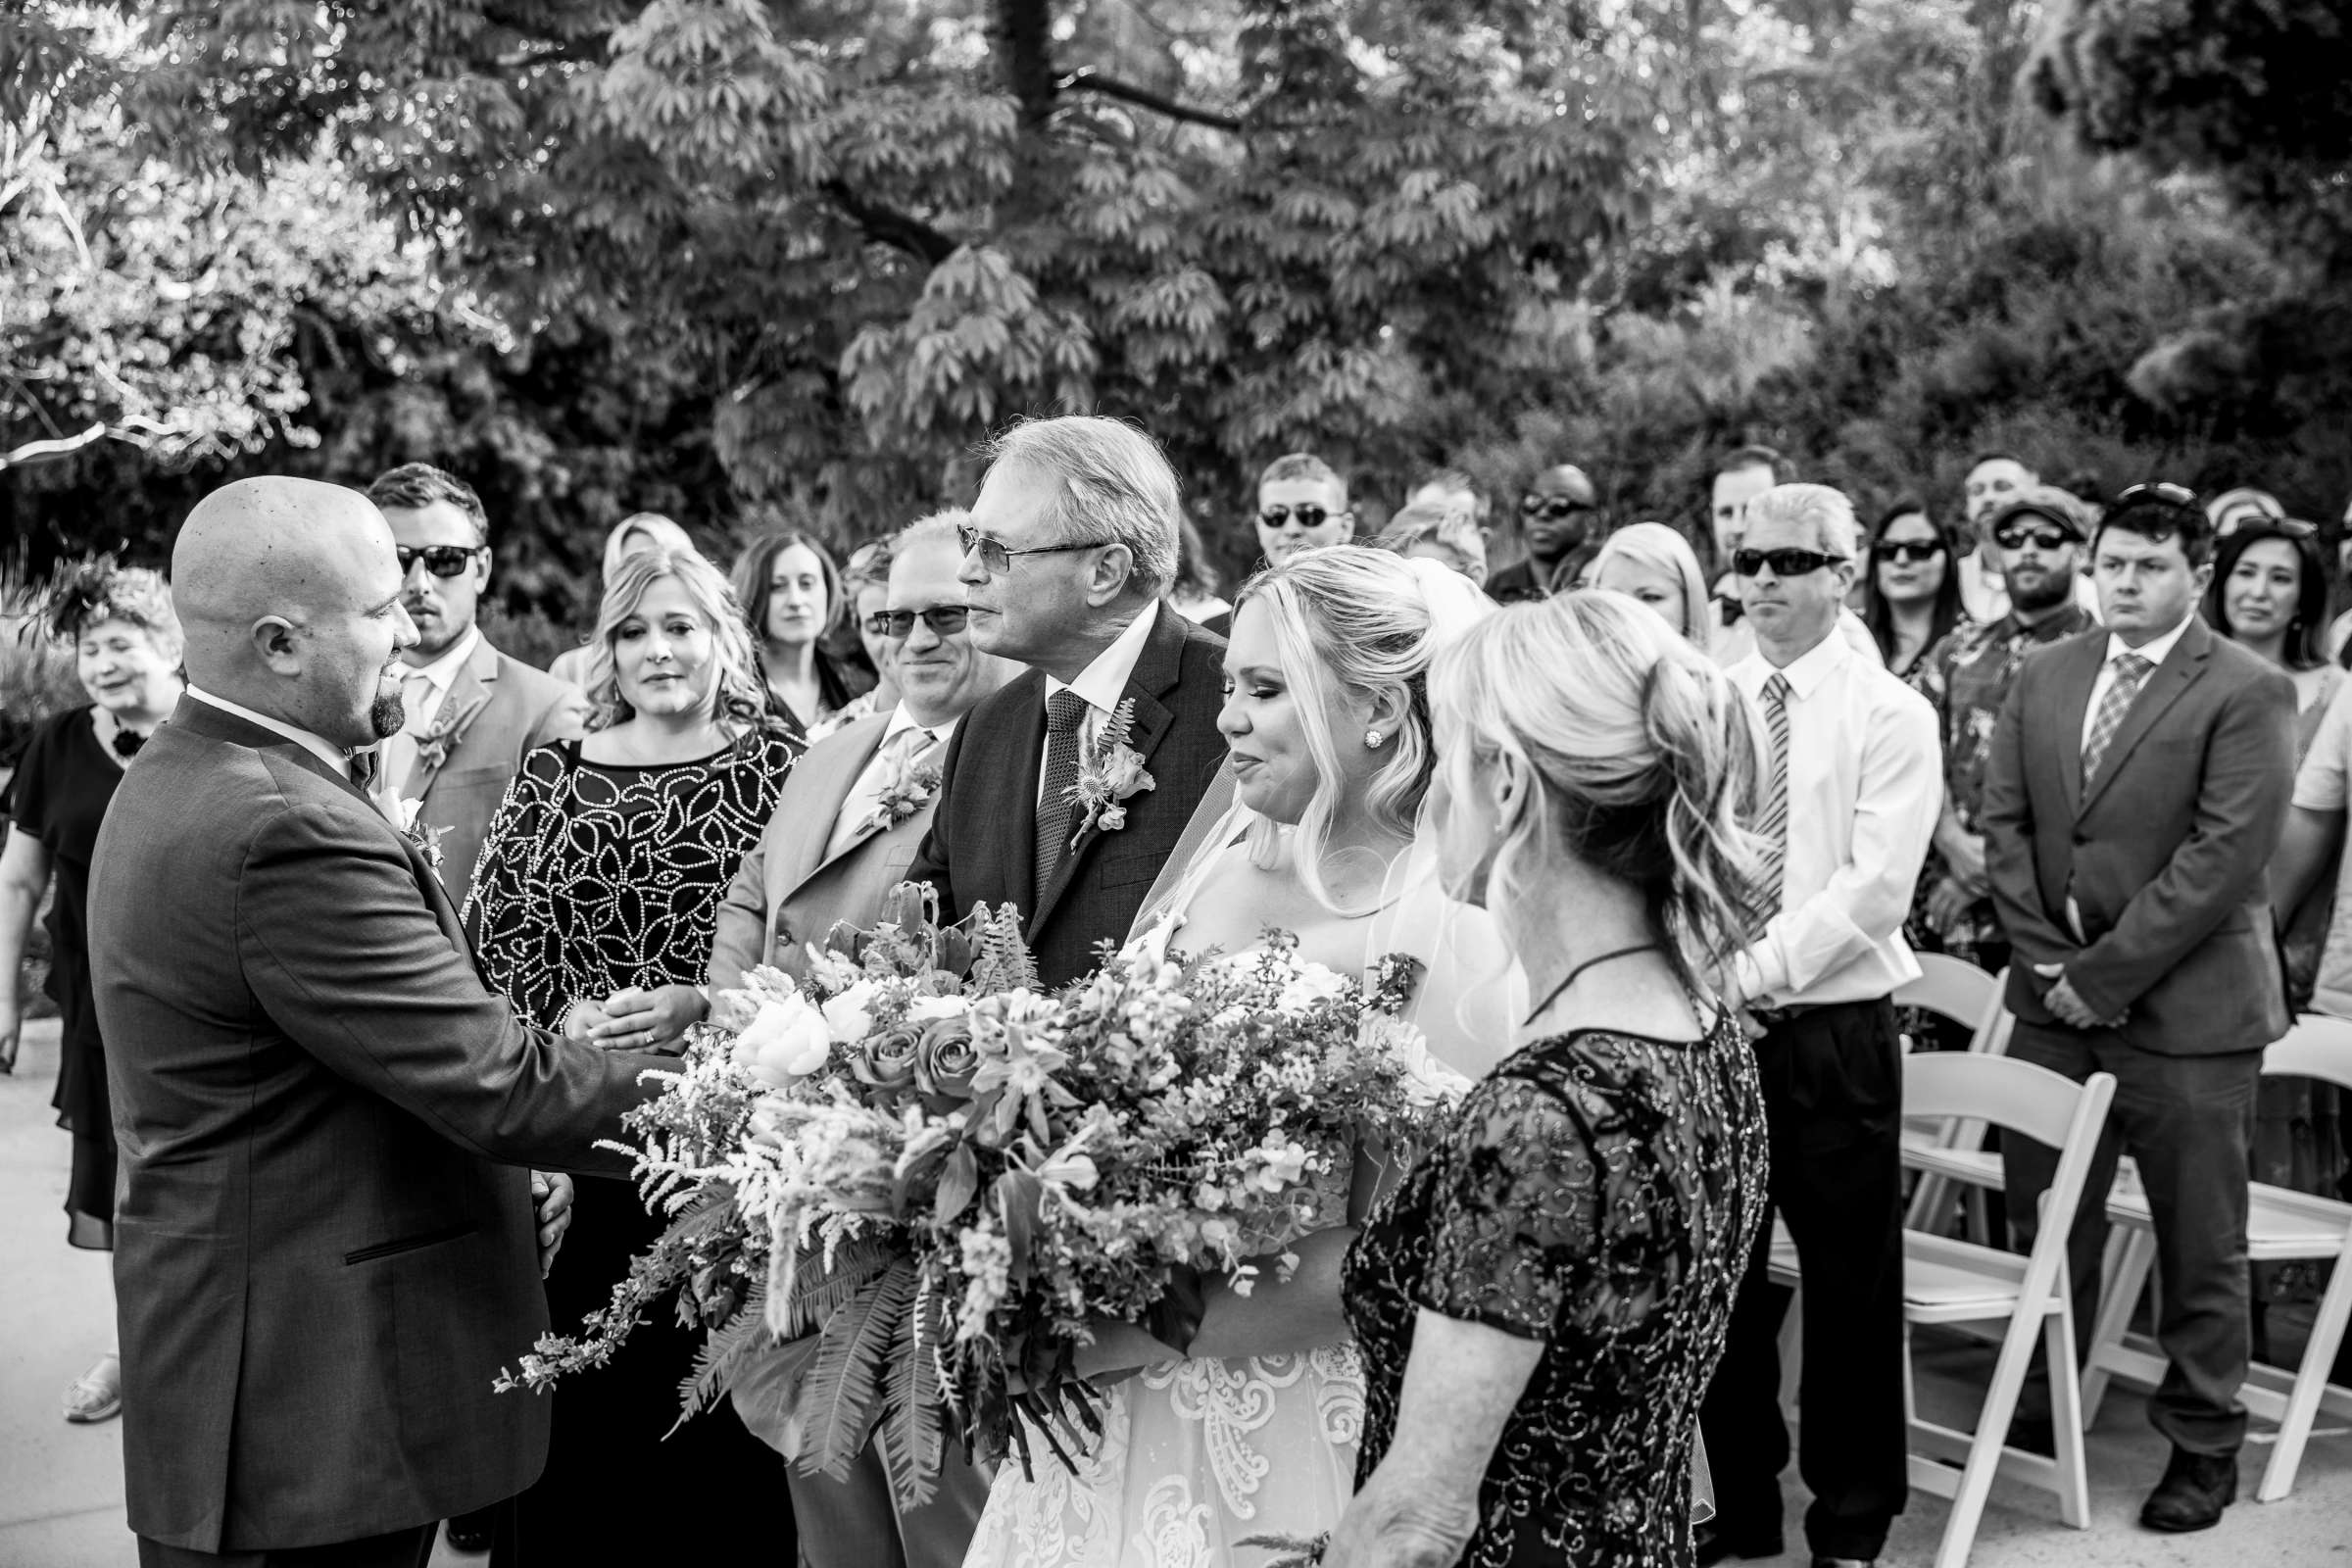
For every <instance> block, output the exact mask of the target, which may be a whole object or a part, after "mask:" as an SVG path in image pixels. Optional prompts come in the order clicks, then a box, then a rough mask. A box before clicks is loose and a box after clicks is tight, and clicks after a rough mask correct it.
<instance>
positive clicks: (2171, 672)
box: [2075, 618, 2213, 814]
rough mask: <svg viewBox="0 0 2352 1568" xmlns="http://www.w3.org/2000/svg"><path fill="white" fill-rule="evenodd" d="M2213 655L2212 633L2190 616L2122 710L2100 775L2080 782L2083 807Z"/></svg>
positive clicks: (2079, 761) (2078, 761)
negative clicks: (2169, 651)
mask: <svg viewBox="0 0 2352 1568" xmlns="http://www.w3.org/2000/svg"><path fill="white" fill-rule="evenodd" d="M2212 654H2213V633H2212V632H2210V631H2208V630H2206V628H2205V623H2204V622H2203V621H2202V620H2198V619H2194V618H2192V619H2191V620H2190V621H2189V623H2188V629H2187V630H2186V631H2184V632H2182V633H2181V635H2180V641H2179V642H2177V643H2175V644H2174V645H2173V651H2172V654H2171V655H2170V657H2168V658H2167V659H2166V660H2165V662H2163V663H2161V664H2159V665H2157V666H2156V668H2155V669H2153V670H2151V671H2150V672H2149V674H2148V678H2147V679H2146V680H2145V681H2143V682H2141V684H2140V688H2139V695H2137V696H2136V697H2134V698H2132V699H2131V707H2130V708H2129V709H2127V710H2126V711H2125V712H2124V722H2123V725H2122V727H2121V728H2119V729H2117V730H2116V732H2115V739H2114V740H2112V741H2110V742H2108V743H2107V755H2106V756H2105V757H2103V758H2101V759H2100V760H2099V776H2098V777H2096V778H2093V779H2087V780H2085V781H2084V783H2083V793H2082V810H2084V811H2087V810H2089V809H2090V808H2091V807H2092V806H2093V805H2094V804H2095V803H2096V802H2097V801H2098V798H2099V797H2100V796H2101V795H2104V794H2105V793H2106V792H2107V786H2108V785H2109V784H2110V783H2112V782H2114V779H2115V776H2116V775H2117V774H2118V773H2120V772H2122V771H2123V770H2124V764H2125V763H2126V762H2128V761H2130V760H2131V749H2132V748H2133V747H2135V746H2137V745H2138V744H2139V743H2140V742H2141V741H2142V740H2143V739H2145V738H2146V736H2147V733H2148V731H2149V730H2150V729H2152V728H2154V727H2155V725H2156V721H2157V720H2158V719H2160V718H2162V717H2163V716H2164V714H2165V711H2166V710H2167V709H2169V708H2171V707H2172V706H2173V704H2175V703H2176V702H2179V701H2180V694H2181V693H2182V692H2184V691H2186V690H2188V688H2189V687H2190V686H2192V685H2194V684H2195V683H2196V679H2197V677H2198V676H2199V675H2202V674H2204V673H2205V662H2206V660H2207V659H2209V658H2210V657H2211V656H2212ZM2075 766H2076V768H2077V769H2078V770H2080V769H2081V767H2082V758H2081V755H2080V754H2079V753H2078V755H2077V757H2076V760H2075ZM2078 814H2080V813H2078Z"/></svg>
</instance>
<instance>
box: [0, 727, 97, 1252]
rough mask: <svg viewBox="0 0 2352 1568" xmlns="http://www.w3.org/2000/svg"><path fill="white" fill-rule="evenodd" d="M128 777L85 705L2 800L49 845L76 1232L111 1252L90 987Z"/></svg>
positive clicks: (31, 755)
mask: <svg viewBox="0 0 2352 1568" xmlns="http://www.w3.org/2000/svg"><path fill="white" fill-rule="evenodd" d="M122 781H123V764H122V763H120V762H118V761H116V760H114V759H113V758H112V757H110V756H108V755H107V751H106V748H105V746H103V745H102V744H100V742H99V740H98V731H97V729H96V727H95V726H94V725H93V724H92V723H91V711H90V710H89V709H87V708H76V709H74V710H73V711H70V712H65V713H60V714H58V715H57V716H56V717H54V718H51V719H48V720H46V721H45V722H43V723H42V724H41V725H40V726H39V727H38V728H36V729H35V730H34V731H33V732H32V739H31V741H30V742H28V743H27V744H26V746H25V756H24V760H22V761H20V762H19V763H18V764H17V772H16V776H15V777H14V778H13V779H11V780H10V781H9V786H8V798H7V800H6V801H5V802H4V803H0V811H4V812H5V814H6V816H7V817H8V819H9V822H10V823H11V824H12V825H13V826H14V827H15V829H16V830H17V831H18V832H20V833H23V834H25V836H26V837H28V838H31V839H34V840H36V841H37V842H38V843H39V844H40V845H41V846H42V847H43V848H44V849H46V850H47V851H48V852H49V858H50V862H51V864H52V866H53V867H54V869H55V888H56V893H55V897H54V898H53V899H52V900H51V903H50V906H49V922H48V924H49V953H50V965H49V984H48V986H47V988H46V989H47V990H48V993H49V995H50V997H51V999H52V1000H54V1001H55V1002H56V1003H57V1010H58V1015H59V1017H60V1019H61V1020H62V1022H63V1024H64V1029H63V1031H62V1034H61V1043H60V1050H59V1055H58V1063H57V1092H56V1094H55V1095H53V1096H51V1097H50V1102H49V1103H51V1104H52V1105H54V1106H55V1107H56V1108H57V1124H58V1125H59V1126H60V1127H63V1128H65V1129H66V1130H67V1131H68V1132H70V1133H72V1134H73V1173H72V1175H71V1176H70V1177H69V1178H68V1180H67V1183H66V1240H67V1241H69V1242H71V1243H73V1245H74V1246H75V1247H86V1248H91V1249H93V1250H101V1251H111V1250H113V1248H114V1245H115V1113H114V1101H113V1099H112V1098H111V1097H110V1096H109V1095H108V1093H107V1089H106V1047H105V1045H104V1044H103V1043H102V1042H101V1041H100V1040H99V1038H98V1006H97V1003H96V1001H95V1000H94V999H93V997H92V995H91V992H90V951H89V935H88V933H89V923H88V918H87V910H88V907H89V898H90V856H91V854H92V853H93V852H94V851H96V849H97V848H98V824H99V823H100V822H102V821H104V820H105V819H106V808H107V803H108V802H110V801H112V800H113V799H114V798H115V786H116V785H118V784H120V783H121V782H122Z"/></svg>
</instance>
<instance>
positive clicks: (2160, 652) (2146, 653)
mask: <svg viewBox="0 0 2352 1568" xmlns="http://www.w3.org/2000/svg"><path fill="white" fill-rule="evenodd" d="M2195 618H2196V611H2195V610H2194V609H2193V608H2192V609H2191V610H2190V611H2189V613H2187V614H2185V615H2182V616H2181V617H2180V624H2179V625H2178V626H2175V627H2174V628H2173V629H2172V630H2171V631H2168V632H2166V633H2165V634H2164V635H2163V636H2161V637H2151V638H2149V639H2148V640H2147V641H2146V642H2144V643H2141V644H2140V645H2139V646H2138V647H2137V648H2134V647H2132V646H2131V644H2129V643H2127V642H2125V641H2124V640H2123V639H2122V638H2121V637H2119V636H2117V635H2116V634H2115V633H2113V632H2109V633H2108V634H2107V657H2106V658H2105V659H2103V660H2101V661H2100V662H2099V678H2098V679H2097V680H2094V681H2092V682H2091V683H2090V701H2089V702H2088V703H2087V704H2085V705H2084V706H2083V709H2082V735H2081V736H2079V737H2078V738H2077V739H2076V741H2075V745H2076V746H2077V748H2078V749H2079V748H2081V747H2084V746H2088V745H2089V744H2090V731H2091V726H2092V725H2094V724H2096V723H2097V722H2098V721H2099V704H2101V703H2103V702H2105V701H2106V700H2107V693H2108V691H2109V690H2110V689H2111V688H2113V687H2114V685H2115V662H2116V661H2117V660H2118V659H2121V658H2122V657H2123V656H2124V655H2126V654H2137V655H2138V656H2139V657H2140V658H2142V659H2144V660H2146V661H2147V662H2148V672H2147V674H2145V675H2142V676H2141V677H2140V678H2139V687H2140V690H2141V691H2145V690H2147V687H2148V682H2149V681H2150V680H2151V679H2153V678H2154V676H2155V674H2156V671H2157V670H2159V669H2161V668H2163V667H2164V662H2165V661H2166V660H2167V659H2170V658H2171V657H2172V655H2173V647H2174V645H2175V644H2177V643H2179V642H2180V634H2181V633H2183V632H2185V631H2187V630H2188V623H2189V622H2190V621H2191V620H2193V619H2195ZM2082 782H2083V783H2085V784H2087V783H2089V782H2090V780H2088V779H2084V780H2083V781H2082Z"/></svg>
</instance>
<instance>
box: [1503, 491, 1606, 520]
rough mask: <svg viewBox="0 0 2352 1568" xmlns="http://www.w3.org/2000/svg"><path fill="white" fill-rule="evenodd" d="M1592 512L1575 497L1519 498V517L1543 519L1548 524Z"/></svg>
mask: <svg viewBox="0 0 2352 1568" xmlns="http://www.w3.org/2000/svg"><path fill="white" fill-rule="evenodd" d="M1592 510H1593V509H1592V508H1591V507H1589V506H1587V505H1585V503H1583V502H1582V501H1579V500H1577V499H1576V497H1574V496H1522V497H1520V498H1519V515H1521V516H1522V517H1542V518H1544V520H1545V521H1546V522H1556V521H1558V520H1559V519H1560V518H1562V517H1572V516H1574V515H1577V514H1578V513H1580V512H1591V511H1592Z"/></svg>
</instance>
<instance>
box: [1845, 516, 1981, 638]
mask: <svg viewBox="0 0 2352 1568" xmlns="http://www.w3.org/2000/svg"><path fill="white" fill-rule="evenodd" d="M1867 553H1868V559H1869V561H1870V568H1869V575H1868V576H1866V577H1865V578H1864V579H1863V588H1862V623H1863V624H1864V625H1865V626H1868V627H1869V628H1870V636H1871V640H1872V641H1873V642H1875V643H1877V644H1878V645H1879V656H1880V657H1881V658H1883V659H1885V660H1886V661H1887V671H1888V672H1889V673H1890V674H1894V675H1898V676H1901V677H1902V678H1903V679H1905V680H1909V679H1910V678H1911V672H1912V671H1913V670H1914V669H1916V668H1917V667H1918V666H1919V662H1920V661H1921V660H1922V659H1924V658H1926V657H1927V653H1928V650H1929V649H1931V648H1933V647H1935V646H1936V644H1937V643H1939V642H1941V641H1943V638H1944V634H1945V633H1946V632H1949V631H1950V630H1951V629H1952V628H1953V627H1954V626H1957V625H1958V624H1960V621H1961V619H1962V618H1963V615H1964V612H1963V611H1962V610H1961V608H1960V566H1959V557H1958V554H1957V553H1956V552H1954V550H1953V549H1952V541H1951V537H1950V535H1948V534H1946V533H1945V532H1944V531H1943V529H1942V528H1941V527H1939V526H1937V524H1936V520H1935V519H1934V518H1933V517H1931V516H1929V515H1928V509H1927V508H1926V507H1925V506H1923V505H1921V504H1920V502H1919V501H1918V500H1917V499H1915V498H1913V497H1911V496H1905V497H1903V498H1902V499H1901V500H1900V501H1897V502H1895V503H1894V505H1892V506H1890V507H1888V508H1887V510H1886V511H1885V512H1883V513H1881V514H1880V515H1879V520H1878V522H1877V523H1875V524H1874V525H1873V526H1872V528H1871V530H1870V541H1869V544H1868V546H1867Z"/></svg>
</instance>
